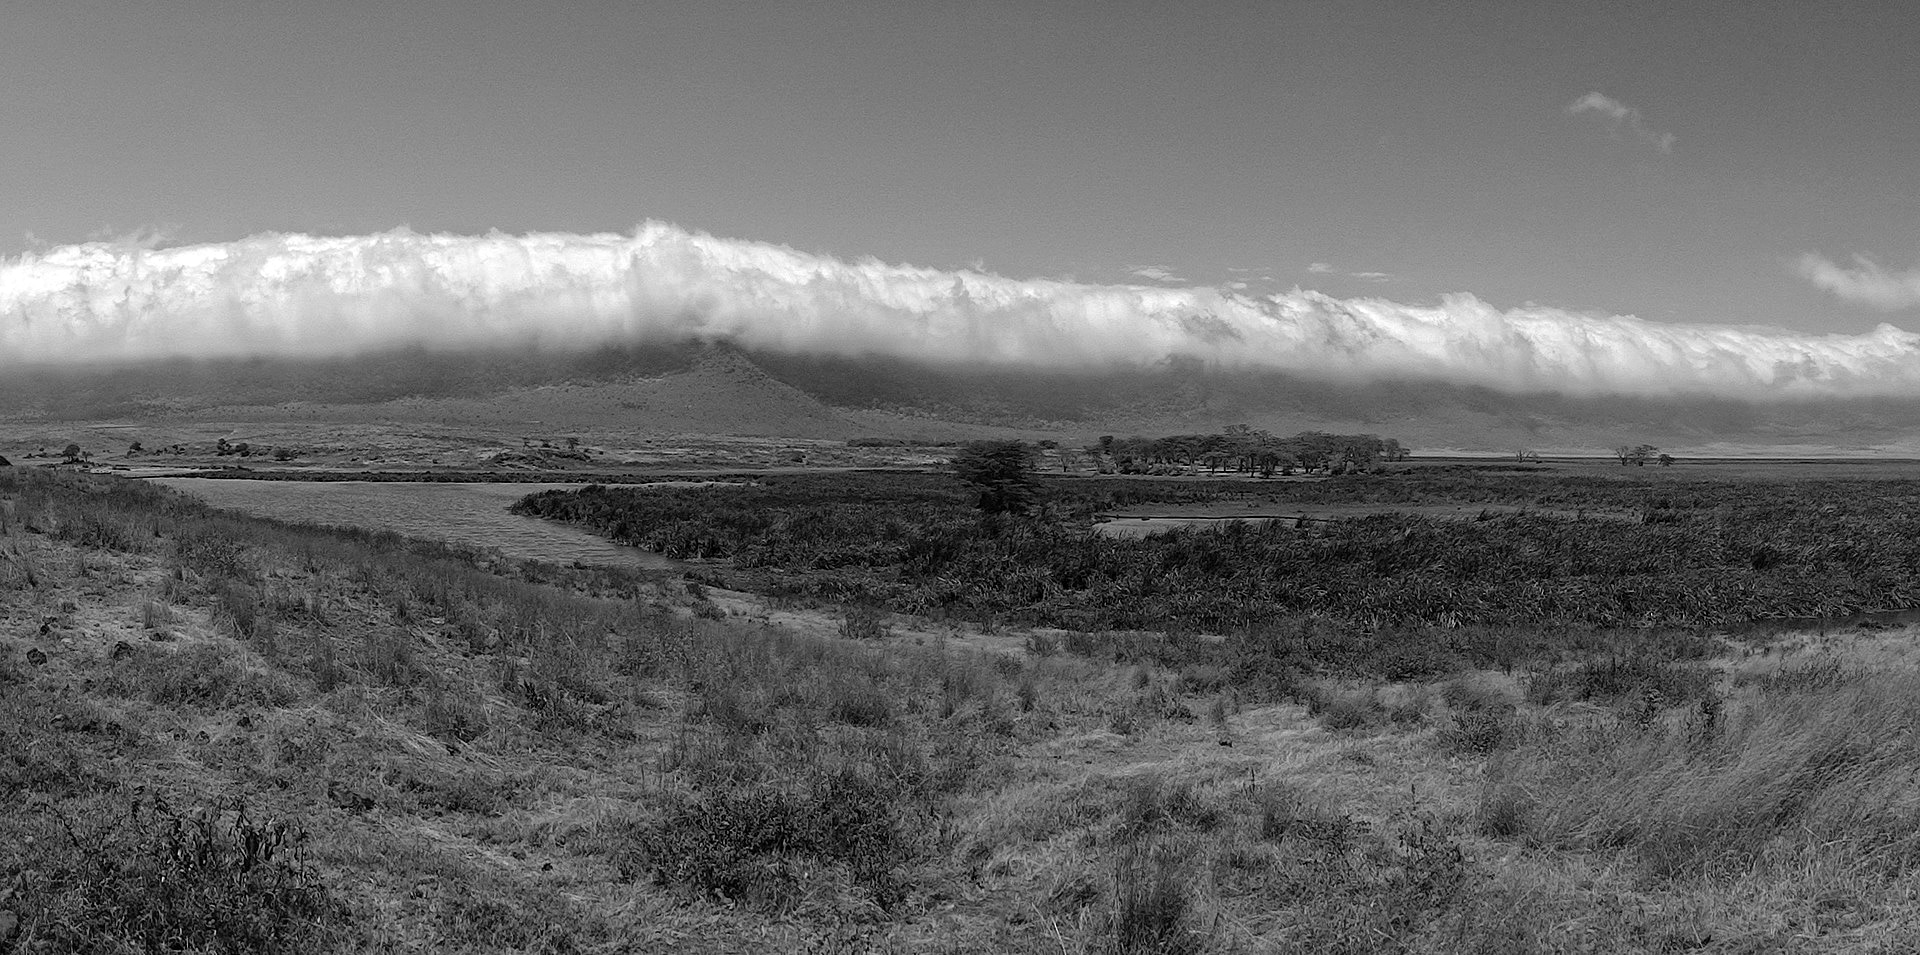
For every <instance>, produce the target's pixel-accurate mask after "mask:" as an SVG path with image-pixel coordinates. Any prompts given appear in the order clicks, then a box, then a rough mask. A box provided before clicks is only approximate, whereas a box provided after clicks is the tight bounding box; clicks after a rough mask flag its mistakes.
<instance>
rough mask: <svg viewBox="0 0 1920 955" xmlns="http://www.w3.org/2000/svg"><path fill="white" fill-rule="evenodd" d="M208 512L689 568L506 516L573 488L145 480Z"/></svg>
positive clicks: (574, 531)
mask: <svg viewBox="0 0 1920 955" xmlns="http://www.w3.org/2000/svg"><path fill="white" fill-rule="evenodd" d="M150 480H152V481H153V482H154V483H155V484H164V485H166V486H168V487H171V488H174V489H176V490H181V491H185V492H187V493H189V494H192V495H194V496H196V497H199V498H200V499H201V500H204V501H206V502H207V503H209V504H212V505H213V506H215V507H224V508H230V509H232V510H236V511H240V512H242V513H246V514H253V515H256V516H259V517H271V518H276V519H278V520H283V521H301V522H305V523H308V524H322V525H329V526H336V527H363V528H366V529H368V530H387V531H393V532H394V533H396V534H404V535H406V536H408V537H419V538H424V539H427V540H437V541H446V542H448V543H452V544H466V545H469V546H474V547H492V548H497V549H498V550H500V551H501V552H502V553H504V554H506V555H507V556H509V557H523V558H529V559H532V560H543V561H549V562H552V563H557V564H567V563H572V562H574V561H579V562H580V563H583V564H604V565H611V566H620V567H645V568H650V569H659V570H679V569H684V568H685V567H687V566H689V565H687V564H685V563H682V562H680V561H676V560H673V559H672V558H669V557H664V556H661V555H659V554H656V553H653V552H652V551H648V550H642V549H640V548H638V547H622V546H620V545H618V544H614V543H611V542H609V541H607V540H606V539H605V538H602V537H600V536H599V535H597V534H594V533H592V532H590V531H586V530H582V529H581V528H578V527H572V526H569V525H566V524H558V523H554V522H551V521H544V520H541V519H539V518H537V517H522V516H520V515H518V514H509V513H507V508H508V507H509V506H511V505H512V504H513V502H515V501H517V500H519V499H521V498H523V497H525V496H527V495H529V494H534V493H537V492H540V491H550V490H554V489H556V488H559V489H569V488H578V487H579V485H577V484H509V483H499V484H488V483H472V484H461V483H452V482H449V483H412V482H401V481H247V480H230V479H227V478H192V477H161V478H152V479H150Z"/></svg>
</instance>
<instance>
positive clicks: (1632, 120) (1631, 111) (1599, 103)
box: [1567, 93, 1674, 153]
mask: <svg viewBox="0 0 1920 955" xmlns="http://www.w3.org/2000/svg"><path fill="white" fill-rule="evenodd" d="M1584 114H1591V115H1593V116H1597V117H1600V118H1601V119H1603V120H1606V121H1607V123H1608V124H1609V125H1611V126H1612V127H1613V128H1614V129H1616V130H1620V129H1625V130H1626V131H1627V132H1630V133H1632V134H1633V135H1634V136H1635V137H1637V138H1638V139H1640V140H1641V141H1642V142H1645V143H1648V144H1649V145H1651V146H1653V148H1655V149H1658V150H1660V151H1661V152H1663V153H1670V152H1673V141H1674V140H1673V134H1672V133H1663V132H1660V131H1659V130H1656V129H1653V128H1652V127H1649V126H1648V125H1647V122H1646V119H1645V117H1643V116H1642V115H1641V113H1640V110H1639V109H1637V108H1635V107H1632V106H1628V105H1627V104H1625V103H1622V102H1620V101H1619V100H1617V99H1614V98H1613V97H1611V96H1607V95H1605V94H1602V93H1588V94H1587V95H1585V96H1582V97H1580V98H1579V99H1577V100H1574V101H1573V102H1571V103H1568V104H1567V115H1569V116H1580V115H1584Z"/></svg>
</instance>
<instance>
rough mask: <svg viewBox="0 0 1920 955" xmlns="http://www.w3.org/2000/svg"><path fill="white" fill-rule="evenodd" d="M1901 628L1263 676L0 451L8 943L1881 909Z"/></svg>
mask: <svg viewBox="0 0 1920 955" xmlns="http://www.w3.org/2000/svg"><path fill="white" fill-rule="evenodd" d="M1912 636H1913V634H1910V633H1908V632H1904V631H1897V632H1894V631H1887V632H1850V633H1845V634H1832V635H1828V636H1825V637H1814V636H1807V637H1804V638H1802V637H1793V638H1781V639H1780V640H1778V641H1776V643H1775V644H1772V645H1768V646H1766V647H1738V648H1727V649H1726V651H1725V652H1723V653H1722V654H1721V655H1720V656H1718V657H1716V658H1714V659H1711V660H1707V661H1703V662H1702V661H1685V660H1673V659H1661V660H1652V661H1639V662H1633V663H1629V664H1622V663H1621V662H1620V661H1613V662H1612V663H1611V664H1604V665H1603V664H1596V663H1594V662H1593V661H1578V660H1570V661H1567V664H1566V665H1565V666H1564V667H1545V666H1543V667H1542V668H1540V669H1539V670H1538V671H1537V672H1526V671H1515V672H1514V673H1499V672H1462V673H1456V674H1452V675H1449V676H1447V677H1445V678H1444V679H1437V680H1431V681H1424V682H1404V683H1354V682H1347V681H1342V680H1340V679H1338V678H1337V677H1336V676H1331V675H1320V676H1312V675H1309V676H1306V677H1303V678H1302V679H1301V680H1300V681H1298V682H1296V683H1293V684H1290V685H1286V686H1278V685H1275V684H1273V683H1272V682H1271V681H1264V680H1262V679H1254V678H1253V677H1252V676H1250V674H1252V673H1253V672H1254V669H1253V668H1252V667H1251V666H1250V665H1244V666H1243V665H1240V664H1234V665H1228V666H1224V667H1223V666H1219V665H1214V664H1200V663H1196V662H1194V660H1195V659H1196V658H1194V657H1192V656H1191V655H1184V654H1183V651H1182V649H1181V647H1182V644H1181V641H1180V639H1179V638H1172V637H1165V636H1162V635H1152V634H1106V635H1102V634H1092V635H1089V634H1073V633H1067V632H1062V631H1044V630H1042V631H1024V630H1023V631H986V630H983V629H982V628H980V627H979V626H976V625H970V624H959V623H950V622H936V621H930V620H921V619H908V618H890V617H887V616H885V615H876V614H873V613H872V612H870V611H868V612H859V611H845V610H841V609H839V608H833V607H822V606H811V605H803V604H796V603H789V602H776V601H769V600H768V599H765V598H762V597H759V596H756V595H753V594H748V593H742V592H737V591H723V590H717V589H715V590H709V589H708V588H705V587H703V586H701V585H700V584H698V583H690V582H688V581H687V580H685V579H684V578H682V577H680V576H679V575H677V574H665V573H653V574H648V573H644V572H639V571H611V570H595V569H590V568H556V567H552V566H544V565H531V564H523V563H518V562H514V561H508V560H502V559H500V558H499V557H498V556H497V555H488V554H485V553H482V552H477V551H469V550H462V549H458V548H453V547H447V546H441V545H430V544H424V543H418V542H410V541H405V540H401V539H396V538H393V537H392V536H391V535H374V534H358V533H351V532H340V531H321V530H317V529H312V528H306V527H299V526H289V525H282V524H276V523H272V522H267V521H261V520H255V519H250V518H243V517H240V516H237V515H232V514H226V513H221V512H216V511H212V510H210V509H207V508H204V507H202V506H199V505H197V504H195V503H194V502H192V501H190V500H187V499H185V498H183V497H181V496H179V495H176V494H172V493H171V492H166V491H164V490H162V489H158V488H153V487H148V486H145V485H138V484H135V483H133V482H123V481H117V480H114V479H107V478H91V477H87V476H81V475H53V474H47V473H39V472H29V471H28V470H27V469H11V470H8V469H0V795H3V796H4V798H5V800H6V801H7V802H8V803H9V804H10V805H12V806H14V807H16V808H15V810H13V811H9V812H7V813H4V814H0V951H48V952H53V951H97V952H120V951H129V950H131V951H162V950H165V951H208V952H234V951H289V952H293V951H301V952H304V951H315V950H334V951H422V952H426V951H434V952H440V951H473V952H495V951H500V952H504V951H545V952H601V951H604V952H614V951H688V952H760V951H822V952H829V951H847V952H853V951H897V952H1035V953H1038V952H1048V953H1058V952H1067V953H1073V952H1192V953H1199V952H1223V953H1224V952H1268V951H1273V952H1281V951H1308V952H1322V951H1325V952H1382V951H1406V952H1515V953H1518V952H1635V951H1645V952H1672V951H1710V952H1762V951H1806V952H1860V951H1889V952H1891V951H1911V950H1912V949H1911V948H1910V947H1909V946H1911V944H1912V939H1914V938H1917V937H1920V901H1916V900H1915V897H1914V895H1913V892H1912V890H1911V888H1910V886H1911V884H1912V881H1911V880H1912V877H1913V875H1914V874H1915V867H1916V865H1920V834H1916V832H1915V825H1916V824H1917V823H1920V797H1917V796H1915V795H1913V794H1912V792H1911V786H1910V780H1911V778H1912V776H1913V773H1915V772H1916V771H1920V752H1916V751H1915V750H1914V749H1913V748H1912V746H1911V743H1910V733H1911V731H1912V730H1913V728H1914V727H1916V726H1920V694H1916V693H1915V692H1913V691H1914V690H1916V689H1920V677H1916V676H1915V672H1914V669H1913V666H1914V660H1915V656H1914V651H1913V649H1912V646H1911V642H1912ZM1243 662H1244V661H1243ZM1607 665H1610V666H1612V668H1613V669H1612V670H1611V671H1608V670H1606V669H1605V668H1604V667H1605V666H1607ZM1623 667H1624V669H1625V670H1626V671H1631V674H1633V675H1632V676H1631V677H1630V678H1619V679H1614V677H1618V676H1619V674H1620V673H1622V672H1623ZM1608 673H1612V674H1613V675H1614V676H1613V677H1608V676H1607V674H1608ZM1609 679H1612V680H1613V682H1611V683H1609V682H1607V681H1608V680H1609ZM1581 681H1585V682H1584V683H1583V682H1581ZM1576 691H1577V692H1576Z"/></svg>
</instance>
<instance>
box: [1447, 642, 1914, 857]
mask: <svg viewBox="0 0 1920 955" xmlns="http://www.w3.org/2000/svg"><path fill="white" fill-rule="evenodd" d="M1638 723H1639V721H1638V720H1633V719H1629V720H1620V719H1616V718H1614V717H1612V716H1610V715H1606V714H1604V713H1602V714H1592V715H1589V716H1587V717H1585V718H1582V719H1577V720H1572V721H1566V722H1563V723H1561V724H1559V725H1554V724H1551V723H1548V724H1543V726H1542V728H1541V730H1540V731H1539V732H1537V733H1535V734H1533V736H1532V738H1531V739H1530V740H1529V742H1528V743H1527V744H1526V745H1524V746H1521V747H1519V748H1518V749H1516V750H1515V751H1514V752H1512V753H1511V754H1509V755H1507V756H1505V757H1503V758H1500V759H1497V760H1496V761H1495V762H1494V763H1493V765H1492V768H1491V770H1490V784H1489V789H1488V791H1487V795H1486V797H1485V800H1484V803H1483V813H1484V814H1486V815H1487V816H1488V818H1490V819H1493V820H1494V821H1495V822H1494V824H1493V828H1495V829H1496V830H1504V831H1507V832H1510V833H1516V834H1519V835H1521V836H1523V837H1524V838H1525V839H1527V840H1529V841H1532V842H1535V843H1539V844H1542V845H1546V846H1551V847H1554V848H1564V849H1578V850H1592V849H1622V850H1626V851H1628V852H1630V853H1631V854H1632V855H1633V857H1635V858H1637V859H1638V860H1640V861H1641V862H1642V863H1643V864H1644V865H1645V867H1646V869H1647V871H1648V872H1650V873H1651V874H1653V875H1655V876H1657V877H1661V878H1681V877H1689V876H1727V875H1729V874H1734V873H1739V872H1744V871H1748V870H1751V869H1752V868H1753V867H1754V866H1756V865H1758V864H1761V863H1762V862H1763V861H1764V860H1767V859H1775V860H1778V859H1791V858H1795V857H1800V856H1804V855H1806V854H1825V855H1828V856H1835V855H1839V856H1844V857H1846V858H1847V859H1848V860H1850V864H1852V865H1854V866H1857V867H1859V868H1860V869H1861V870H1862V871H1866V872H1874V873H1878V874H1880V875H1884V876H1888V877H1892V876H1896V875H1904V874H1908V873H1911V872H1913V871H1914V870H1915V868H1916V866H1920V788H1916V787H1915V786H1914V783H1913V780H1914V779H1915V778H1916V776H1920V748H1916V747H1915V746H1914V742H1913V740H1914V733H1915V731H1916V728H1920V674H1915V673H1913V672H1898V673H1886V674H1861V675H1856V676H1854V677H1853V678H1851V679H1849V680H1847V681H1845V682H1844V683H1841V684H1838V685H1834V684H1831V683H1828V684H1826V685H1819V686H1812V687H1811V688H1806V689H1803V688H1800V687H1798V686H1796V685H1794V684H1791V683H1787V684H1781V685H1777V686H1762V687H1757V688H1754V689H1753V690H1752V691H1750V692H1748V693H1746V694H1744V695H1741V696H1739V697H1737V698H1735V699H1734V700H1732V701H1730V702H1728V703H1725V704H1723V705H1718V706H1713V707H1706V706H1696V707H1691V708H1685V709H1682V710H1680V711H1679V712H1678V714H1677V715H1673V716H1669V717H1667V718H1664V719H1662V720H1659V721H1657V722H1654V723H1652V724H1651V725H1645V726H1642V725H1638Z"/></svg>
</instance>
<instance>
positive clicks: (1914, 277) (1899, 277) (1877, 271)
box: [1799, 253, 1920, 311]
mask: <svg viewBox="0 0 1920 955" xmlns="http://www.w3.org/2000/svg"><path fill="white" fill-rule="evenodd" d="M1799 268H1800V274H1801V275H1803V276H1805V277H1806V279H1807V280H1808V281H1810V282H1812V283H1813V284H1815V285H1818V286H1820V287H1821V288H1823V289H1826V290H1827V291H1829V292H1832V293H1833V294H1834V295H1835V296H1837V297H1839V298H1840V299H1842V300H1844V301H1848V302H1853V303H1855V304H1858V305H1871V306H1873V307H1874V308H1883V309H1886V310H1887V311H1894V310H1896V309H1902V308H1913V307H1914V306H1917V305H1920V266H1915V267H1914V268H1911V269H1908V270H1906V271H1905V272H1889V271H1887V270H1886V269H1885V268H1882V267H1881V266H1880V264H1879V263H1877V262H1874V261H1873V260H1872V259H1868V258H1866V257H1864V256H1854V259H1853V268H1846V267H1844V266H1840V265H1836V264H1834V262H1833V260H1831V259H1828V258H1827V257H1826V256H1822V255H1815V254H1812V253H1808V254H1807V255H1803V256H1801V257H1800V262H1799Z"/></svg>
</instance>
